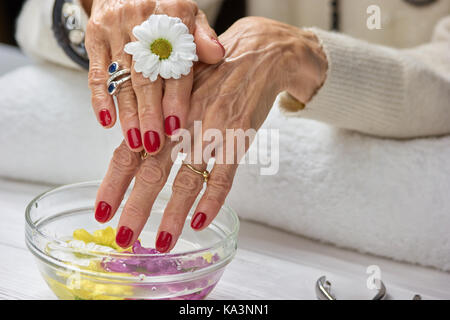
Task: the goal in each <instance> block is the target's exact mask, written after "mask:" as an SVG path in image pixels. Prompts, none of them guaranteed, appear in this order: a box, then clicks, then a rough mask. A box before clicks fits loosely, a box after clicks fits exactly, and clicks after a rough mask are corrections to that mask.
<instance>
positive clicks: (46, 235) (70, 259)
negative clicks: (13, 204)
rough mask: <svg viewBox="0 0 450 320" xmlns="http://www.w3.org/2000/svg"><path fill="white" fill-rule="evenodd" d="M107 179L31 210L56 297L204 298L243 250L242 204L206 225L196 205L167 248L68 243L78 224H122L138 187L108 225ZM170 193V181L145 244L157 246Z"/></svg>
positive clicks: (29, 226)
mask: <svg viewBox="0 0 450 320" xmlns="http://www.w3.org/2000/svg"><path fill="white" fill-rule="evenodd" d="M99 185H100V182H85V183H79V184H73V185H67V186H63V187H59V188H56V189H53V190H50V191H48V192H46V193H44V194H42V195H40V196H38V197H36V198H35V199H34V200H33V201H31V202H30V204H29V205H28V207H27V209H26V214H25V219H26V230H25V233H26V244H27V246H28V248H29V249H30V251H31V252H32V253H33V255H34V256H35V257H36V260H37V264H38V268H39V270H40V272H41V274H42V276H43V277H44V279H45V281H46V282H47V284H48V285H49V287H50V288H51V289H52V290H53V292H54V293H55V294H56V296H57V297H58V298H60V299H83V300H84V299H191V300H194V299H195V300H197V299H204V298H205V297H206V296H207V295H208V294H209V293H210V292H211V290H212V289H213V288H214V287H215V285H216V284H217V282H218V281H219V279H220V277H221V276H222V274H223V272H224V269H225V267H226V265H227V264H228V263H229V262H230V261H231V260H232V259H233V257H234V255H235V253H236V248H237V233H238V230H239V219H238V217H237V215H236V214H235V213H234V211H233V210H231V209H230V208H229V207H227V206H223V207H222V209H221V211H220V212H219V214H218V215H217V217H216V219H214V221H213V222H212V223H211V224H210V225H209V226H208V227H207V228H206V229H204V230H202V231H200V232H196V231H193V230H192V228H191V227H190V220H191V218H192V211H191V212H190V213H189V216H188V218H187V219H186V222H185V226H184V229H183V233H182V234H181V236H180V238H179V240H178V242H177V244H176V246H175V248H174V249H173V250H172V251H171V252H170V253H166V254H160V253H157V252H156V253H154V252H152V253H147V252H148V251H146V252H145V253H142V252H140V253H138V254H135V253H131V251H126V252H117V251H114V252H104V251H100V250H99V249H97V248H95V247H89V245H87V246H84V247H82V248H81V247H76V246H75V247H74V246H72V244H71V245H68V244H69V241H70V240H73V232H74V230H77V229H85V230H86V231H88V232H89V233H94V232H95V231H96V230H99V229H105V228H107V227H110V228H107V229H106V231H110V232H111V230H115V229H112V228H115V227H116V226H117V222H118V219H119V217H120V214H121V212H122V209H123V206H124V204H125V202H126V199H127V198H128V195H129V192H130V191H131V187H130V189H128V191H127V193H126V195H125V197H124V199H123V201H122V203H121V206H120V208H119V209H118V211H117V213H116V215H115V216H114V218H113V219H112V220H111V221H109V222H108V223H106V224H100V223H98V222H97V221H96V220H95V218H94V203H95V197H96V193H97V189H98V187H99ZM170 194H171V186H170V185H166V186H165V187H164V188H163V190H162V191H161V193H160V194H159V196H158V198H157V200H156V201H155V204H154V206H153V208H152V211H151V214H150V218H149V220H148V222H147V224H146V226H145V228H144V230H143V231H142V233H141V235H140V237H139V241H140V243H142V245H143V246H149V247H153V245H154V243H155V236H156V232H157V230H158V226H159V223H160V220H161V217H162V215H163V212H164V208H165V206H166V204H167V202H168V200H169V198H170ZM193 208H195V205H194V206H193ZM111 227H112V228H111ZM97 232H99V231H97ZM101 232H103V231H101ZM114 232H115V231H114ZM70 243H72V242H70ZM132 252H135V251H132ZM111 266H112V267H111ZM121 267H124V268H123V270H122V269H121Z"/></svg>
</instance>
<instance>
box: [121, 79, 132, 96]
mask: <svg viewBox="0 0 450 320" xmlns="http://www.w3.org/2000/svg"><path fill="white" fill-rule="evenodd" d="M120 95H122V96H134V89H133V85H132V83H131V81H127V82H125V83H123V84H122V85H121V86H120V91H119V96H120Z"/></svg>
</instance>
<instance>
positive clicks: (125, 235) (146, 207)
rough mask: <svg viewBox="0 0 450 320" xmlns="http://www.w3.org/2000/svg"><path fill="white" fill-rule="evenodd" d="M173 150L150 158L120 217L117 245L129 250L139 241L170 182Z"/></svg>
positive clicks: (137, 175)
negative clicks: (160, 194) (168, 178)
mask: <svg viewBox="0 0 450 320" xmlns="http://www.w3.org/2000/svg"><path fill="white" fill-rule="evenodd" d="M170 151H171V147H170V145H166V146H165V148H164V149H163V150H161V152H160V153H158V154H157V155H156V156H152V157H148V158H147V159H146V160H145V161H143V163H142V164H141V167H140V168H139V171H138V172H137V174H136V180H135V184H134V187H133V190H132V191H131V193H130V196H129V198H128V200H127V202H126V204H125V207H124V209H123V211H122V215H121V217H120V221H119V225H118V231H117V236H116V242H117V244H118V245H119V246H121V247H122V248H127V247H129V246H130V245H131V244H133V243H134V242H135V241H136V240H137V239H138V237H139V234H140V233H141V231H142V229H143V227H144V225H145V223H146V222H147V219H148V217H149V216H150V211H151V209H152V206H153V203H154V201H155V199H156V197H157V196H158V194H159V192H160V191H161V189H162V188H163V186H164V184H165V183H166V181H167V177H168V176H169V173H170V168H171V167H172V161H171V152H170Z"/></svg>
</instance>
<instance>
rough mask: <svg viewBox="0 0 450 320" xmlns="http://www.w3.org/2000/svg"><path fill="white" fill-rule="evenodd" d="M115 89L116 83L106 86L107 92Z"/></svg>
mask: <svg viewBox="0 0 450 320" xmlns="http://www.w3.org/2000/svg"><path fill="white" fill-rule="evenodd" d="M115 89H116V85H115V84H114V83H111V84H110V85H109V87H108V92H109V93H110V94H111V93H113V92H114V90H115Z"/></svg>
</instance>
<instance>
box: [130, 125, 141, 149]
mask: <svg viewBox="0 0 450 320" xmlns="http://www.w3.org/2000/svg"><path fill="white" fill-rule="evenodd" d="M127 135H128V143H129V144H130V147H131V148H133V149H137V148H139V147H140V146H142V138H141V131H139V129H136V128H133V129H130V130H128V132H127Z"/></svg>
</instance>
